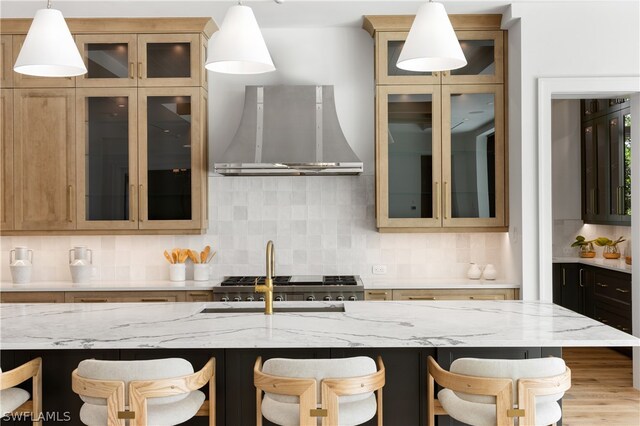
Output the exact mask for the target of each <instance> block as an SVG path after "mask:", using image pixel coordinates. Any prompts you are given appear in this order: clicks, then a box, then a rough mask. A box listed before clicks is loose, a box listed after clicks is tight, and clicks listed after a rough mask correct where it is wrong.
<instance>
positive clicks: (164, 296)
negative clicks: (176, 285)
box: [65, 291, 184, 303]
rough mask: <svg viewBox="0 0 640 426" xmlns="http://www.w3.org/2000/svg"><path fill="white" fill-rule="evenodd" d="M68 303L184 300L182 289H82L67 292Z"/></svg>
mask: <svg viewBox="0 0 640 426" xmlns="http://www.w3.org/2000/svg"><path fill="white" fill-rule="evenodd" d="M65 300H66V301H67V302H68V303H146V302H149V303H151V302H184V292H182V291H82V292H67V293H66V297H65Z"/></svg>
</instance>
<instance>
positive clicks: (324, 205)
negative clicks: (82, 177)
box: [0, 176, 623, 281]
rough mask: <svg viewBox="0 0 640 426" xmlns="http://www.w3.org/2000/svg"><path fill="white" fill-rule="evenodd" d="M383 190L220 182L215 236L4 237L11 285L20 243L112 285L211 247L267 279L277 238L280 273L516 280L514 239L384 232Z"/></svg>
mask: <svg viewBox="0 0 640 426" xmlns="http://www.w3.org/2000/svg"><path fill="white" fill-rule="evenodd" d="M374 185H375V183H374V177H373V176H357V177H354V176H322V177H317V176H309V177H220V176H215V177H214V176H212V177H209V189H210V194H209V200H210V206H209V229H208V232H207V233H206V234H205V235H194V236H145V235H143V236H130V235H126V236H119V235H118V236H80V235H74V236H57V237H51V236H30V237H0V249H1V262H0V266H1V268H0V273H1V274H2V276H1V278H2V280H10V279H11V277H10V274H9V267H8V264H9V250H10V249H11V248H13V247H15V246H17V245H26V246H28V247H29V248H31V249H33V250H34V272H33V280H34V281H45V280H70V273H69V268H68V266H67V263H68V261H67V258H68V255H67V252H68V250H69V248H71V247H72V246H73V245H87V246H89V247H90V248H91V249H92V250H93V252H94V259H95V262H94V263H95V266H96V278H100V279H102V280H107V281H109V280H127V279H129V280H132V281H139V280H158V279H168V277H169V271H168V269H169V268H168V264H167V262H166V260H165V259H164V256H163V254H162V252H163V250H165V249H171V248H172V247H189V248H192V249H197V250H201V249H202V248H203V247H204V246H205V245H207V244H209V245H211V247H212V248H213V250H216V251H217V252H218V254H217V256H216V257H215V258H214V261H213V263H214V266H213V275H214V276H216V277H219V276H224V275H256V274H263V273H264V267H265V266H264V248H265V245H266V242H267V241H268V240H270V239H271V240H273V241H274V243H275V248H276V263H277V266H276V271H277V273H278V274H327V275H329V274H359V275H361V276H363V277H364V278H365V279H366V278H371V277H373V275H372V267H373V265H386V266H387V274H386V278H403V279H404V278H424V279H438V278H463V277H465V276H466V271H467V268H468V264H469V262H475V263H480V264H486V263H493V264H494V265H495V267H496V269H497V271H498V278H499V279H513V276H512V275H511V272H510V267H511V264H512V259H511V253H510V250H509V241H508V239H509V237H508V234H507V233H464V234H451V233H425V234H396V233H385V234H381V233H378V232H377V231H376V227H375V191H374ZM555 225H557V226H558V227H559V228H558V229H561V230H562V232H563V234H562V236H563V238H564V239H565V240H566V239H569V240H572V239H573V237H575V234H573V228H572V226H570V224H565V223H563V224H558V223H556V224H555ZM560 225H562V226H560ZM580 226H582V225H581V222H580ZM578 228H579V227H578ZM554 231H555V230H554ZM617 232H618V231H616V232H614V233H613V234H611V235H614V234H616V235H617ZM621 235H623V234H621ZM569 243H570V242H569ZM555 244H556V240H555V239H554V254H555V251H556V245H555ZM562 244H564V243H562ZM558 247H560V244H559V245H558Z"/></svg>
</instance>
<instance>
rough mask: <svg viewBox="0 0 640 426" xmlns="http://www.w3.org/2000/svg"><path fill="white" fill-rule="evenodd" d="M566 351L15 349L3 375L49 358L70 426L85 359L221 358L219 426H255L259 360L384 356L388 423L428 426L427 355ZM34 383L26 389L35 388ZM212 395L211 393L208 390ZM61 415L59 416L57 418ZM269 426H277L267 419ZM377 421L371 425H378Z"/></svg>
mask: <svg viewBox="0 0 640 426" xmlns="http://www.w3.org/2000/svg"><path fill="white" fill-rule="evenodd" d="M561 354H562V353H561V349H560V348H440V349H431V348H424V349H423V348H415V349H413V348H398V349H394V348H383V349H375V348H345V349H341V348H340V349H220V350H208V349H187V350H177V349H131V350H114V349H111V350H46V351H34V350H13V351H2V353H1V358H0V363H1V365H2V371H7V370H10V369H11V368H15V367H16V366H18V365H20V364H23V363H25V362H27V361H28V360H30V359H33V358H35V357H38V356H39V357H42V359H43V394H44V400H43V404H44V411H45V412H46V413H47V415H48V416H49V417H48V419H49V420H48V421H45V424H55V422H56V420H59V421H60V422H61V424H65V425H81V424H82V423H81V422H80V419H79V412H80V406H81V405H82V403H81V400H80V398H79V397H78V396H77V395H76V394H74V393H73V391H72V390H71V372H72V371H73V370H74V369H75V368H76V367H77V366H78V363H79V362H80V361H82V360H83V359H88V358H96V359H111V360H118V359H120V360H136V359H154V358H169V357H181V358H185V359H187V360H189V361H190V362H191V363H192V364H193V367H194V369H195V370H199V369H200V368H202V366H204V364H205V363H206V362H207V360H208V359H209V358H210V357H212V356H213V357H215V358H216V389H217V390H218V392H217V395H216V406H217V419H216V420H217V424H218V425H219V426H224V425H227V426H254V425H255V409H256V408H255V388H254V387H253V365H254V363H255V361H256V358H257V357H258V356H262V357H263V359H268V358H273V357H290V358H342V357H348V356H358V355H365V356H370V357H372V358H375V357H376V356H378V355H380V356H382V358H383V361H384V363H385V367H386V385H385V387H384V389H383V402H384V424H385V425H389V426H414V425H415V426H419V425H424V424H426V415H427V408H426V399H427V395H426V384H427V356H429V355H431V356H433V357H435V358H436V359H437V360H438V363H439V364H440V365H442V367H443V368H445V369H448V368H449V366H450V365H451V362H452V361H453V360H454V359H456V358H461V357H478V358H504V359H525V358H541V357H546V356H551V355H553V356H561ZM29 388H30V384H29V385H28V386H25V389H28V390H30V389H29ZM203 390H204V391H206V388H205V389H203ZM56 416H57V417H56ZM2 424H3V425H5V424H6V425H26V424H30V423H29V422H17V421H16V422H12V421H7V422H2ZM185 424H188V425H196V426H199V425H202V426H206V425H207V418H195V419H192V420H191V421H189V422H187V423H185ZM263 424H264V425H271V424H272V423H270V422H268V421H266V420H264V422H263ZM375 424H376V420H375V418H374V419H373V420H372V421H370V422H368V423H367V426H369V425H371V426H373V425H375ZM438 424H439V425H447V426H453V425H461V423H458V422H456V421H453V420H451V419H450V418H449V417H444V416H441V417H439V418H438Z"/></svg>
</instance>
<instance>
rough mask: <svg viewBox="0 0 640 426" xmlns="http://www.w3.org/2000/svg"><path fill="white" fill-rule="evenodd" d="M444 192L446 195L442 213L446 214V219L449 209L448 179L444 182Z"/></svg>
mask: <svg viewBox="0 0 640 426" xmlns="http://www.w3.org/2000/svg"><path fill="white" fill-rule="evenodd" d="M442 192H443V193H444V194H443V196H444V212H443V213H442V215H443V216H444V218H445V219H448V217H447V212H448V209H449V203H448V202H447V201H448V197H447V195H448V194H447V182H446V181H445V182H444V183H443V184H442Z"/></svg>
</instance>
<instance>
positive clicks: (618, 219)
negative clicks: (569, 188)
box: [581, 98, 631, 225]
mask: <svg viewBox="0 0 640 426" xmlns="http://www.w3.org/2000/svg"><path fill="white" fill-rule="evenodd" d="M628 102H629V100H628V98H619V99H583V100H582V103H581V107H582V126H581V127H582V137H581V139H582V140H581V152H582V154H581V164H582V185H581V187H582V220H584V222H585V223H593V224H604V225H631V113H630V108H629V106H628Z"/></svg>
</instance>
